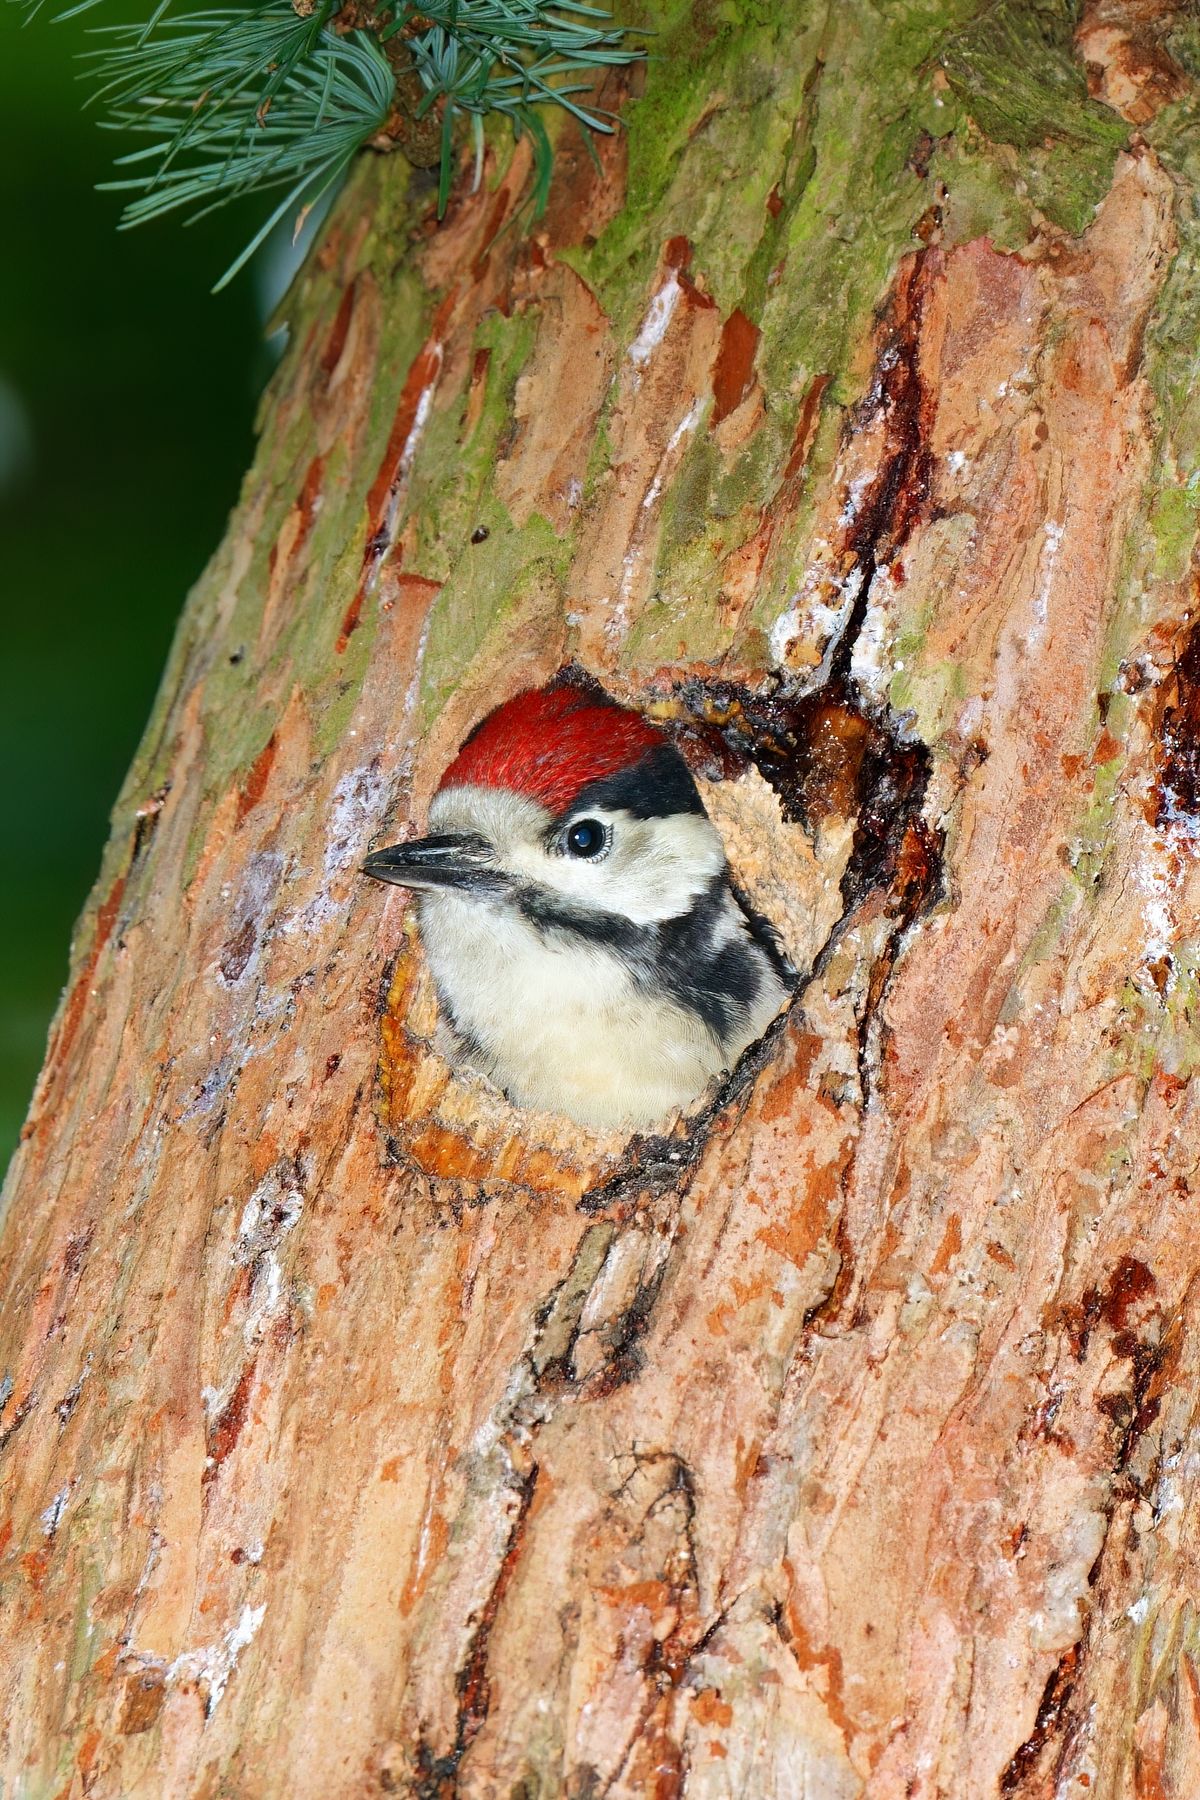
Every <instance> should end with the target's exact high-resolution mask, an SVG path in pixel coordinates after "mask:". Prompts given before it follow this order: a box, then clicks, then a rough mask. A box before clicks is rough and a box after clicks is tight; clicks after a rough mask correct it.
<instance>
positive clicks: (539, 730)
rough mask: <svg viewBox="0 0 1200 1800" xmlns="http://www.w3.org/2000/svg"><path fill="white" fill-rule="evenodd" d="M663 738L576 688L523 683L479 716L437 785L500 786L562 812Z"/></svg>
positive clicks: (632, 716) (612, 705) (635, 715)
mask: <svg viewBox="0 0 1200 1800" xmlns="http://www.w3.org/2000/svg"><path fill="white" fill-rule="evenodd" d="M664 741H665V740H664V738H663V735H662V733H661V732H660V731H657V730H656V729H655V727H654V726H653V725H650V724H648V723H647V721H646V720H645V719H643V718H642V716H641V714H640V713H635V712H630V711H629V709H628V708H627V707H624V706H618V705H617V704H616V703H615V701H611V700H593V699H591V698H590V697H589V696H588V695H587V694H583V693H581V692H580V691H579V689H578V688H572V687H554V688H529V689H527V690H526V692H525V693H523V694H514V696H513V698H512V699H511V700H506V701H505V702H504V704H503V706H498V707H497V708H496V710H495V712H490V713H489V714H488V715H487V717H486V718H485V719H483V720H481V721H480V723H479V724H478V725H477V726H476V727H475V729H474V731H473V732H472V733H471V735H470V737H469V738H468V739H467V740H466V742H465V743H464V744H463V746H462V748H461V750H460V751H459V753H458V755H457V756H456V757H455V758H454V761H453V762H452V763H451V764H450V767H449V768H448V769H447V770H446V773H445V774H444V775H443V776H442V779H441V781H440V782H439V783H438V792H439V793H440V792H441V791H442V789H443V788H448V787H460V786H465V785H466V784H467V783H475V784H477V785H478V786H480V787H494V788H508V789H510V790H511V791H512V792H513V793H516V794H525V795H527V796H528V797H529V798H530V799H531V800H536V801H538V802H539V803H540V804H541V805H542V806H544V807H546V808H547V810H548V811H549V812H552V813H555V814H558V813H561V812H565V811H566V809H567V807H569V806H570V804H571V802H572V801H573V800H574V799H575V797H576V795H577V794H579V793H580V792H581V790H582V789H583V788H585V787H587V786H589V785H590V783H591V782H593V781H603V780H604V779H605V777H607V776H609V775H617V774H619V773H620V771H621V770H622V769H629V768H632V767H633V765H634V764H635V763H638V762H640V761H641V759H642V757H643V756H645V755H646V753H647V751H649V750H653V749H656V748H657V747H658V746H659V745H660V744H662V743H663V742H664Z"/></svg>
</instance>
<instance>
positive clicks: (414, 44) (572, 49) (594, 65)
mask: <svg viewBox="0 0 1200 1800" xmlns="http://www.w3.org/2000/svg"><path fill="white" fill-rule="evenodd" d="M20 3H22V4H25V5H26V6H27V9H28V10H29V12H30V13H31V14H32V13H33V12H35V11H36V10H37V9H38V7H39V6H40V5H41V4H42V0H20ZM97 4H99V0H75V4H73V5H71V6H70V7H69V9H68V10H67V11H66V12H64V13H60V14H58V15H57V16H58V17H59V18H70V17H74V16H75V14H77V13H79V12H82V11H85V10H86V9H87V8H88V7H90V6H94V5H97ZM169 6H170V0H158V3H157V4H156V6H155V9H154V11H153V13H152V14H151V16H150V18H149V19H148V20H146V21H145V22H143V23H139V24H135V25H116V26H108V27H104V28H102V29H101V30H100V31H99V32H98V33H97V36H98V37H100V38H101V39H103V40H105V41H104V42H103V43H102V45H101V47H100V48H99V49H97V50H94V51H92V52H90V53H89V54H88V56H87V57H86V59H85V60H86V62H87V64H88V72H89V74H90V75H91V76H92V78H93V79H94V81H95V89H94V92H93V95H92V102H95V103H97V104H98V105H99V106H100V108H101V109H102V113H103V116H102V118H101V124H102V125H103V126H104V127H105V128H107V129H109V130H116V131H121V132H124V133H126V134H133V135H134V136H135V137H138V138H143V139H145V140H147V141H146V142H145V143H144V144H143V145H142V146H141V147H140V148H137V149H135V150H131V151H129V152H128V153H127V154H125V155H123V156H120V157H118V159H117V165H116V166H117V168H118V169H119V170H120V171H122V173H121V174H120V175H119V176H118V178H117V179H116V180H113V181H108V182H104V183H103V184H102V186H103V187H104V188H106V189H111V190H114V191H116V192H121V193H126V194H129V195H131V196H132V197H131V198H130V199H129V200H128V201H127V203H126V206H125V210H124V212H123V214H122V218H121V225H122V228H126V227H129V226H132V225H140V224H143V223H145V222H146V221H147V220H150V219H156V218H159V217H160V216H161V215H162V214H164V213H168V212H173V211H176V210H179V209H183V210H185V211H186V212H187V213H188V215H189V218H190V219H197V218H202V217H204V216H205V214H206V213H208V212H211V211H212V210H213V208H214V207H217V206H222V205H224V204H226V203H227V202H228V201H230V200H234V199H237V198H239V197H240V196H241V195H244V194H249V193H255V192H259V191H267V190H271V189H278V188H284V189H286V192H285V194H284V197H283V199H282V200H280V202H279V203H278V205H277V206H276V207H275V208H274V210H273V212H272V213H271V216H270V218H269V219H268V220H267V221H266V223H265V224H264V225H263V226H262V227H261V228H260V230H259V231H257V232H256V233H255V235H254V238H253V239H252V241H251V242H250V243H249V244H248V245H247V246H246V248H245V249H244V250H243V251H242V252H241V254H240V255H239V256H238V257H237V258H236V260H235V261H234V263H233V264H232V265H231V267H230V268H229V269H227V270H226V272H225V274H224V275H223V276H222V277H221V279H220V281H219V282H218V283H217V287H218V288H221V287H224V286H225V284H226V283H227V282H228V281H229V280H231V279H232V277H233V276H234V275H235V274H236V273H237V271H238V270H239V269H240V268H242V267H243V266H244V264H245V263H246V261H247V260H248V258H249V257H250V256H251V255H253V253H254V251H255V250H256V249H257V248H258V246H259V244H261V242H262V240H263V239H264V238H265V237H266V236H267V234H268V232H269V231H270V230H271V229H272V227H273V226H274V225H275V224H276V223H277V222H278V221H279V219H281V218H283V217H284V216H285V215H286V214H287V213H288V212H289V211H290V210H292V209H295V210H296V211H298V212H301V213H303V212H304V211H305V210H306V209H307V208H308V207H310V206H312V205H313V203H314V202H315V201H316V200H317V199H319V198H320V196H321V195H322V194H323V193H325V192H326V190H327V189H328V188H329V187H330V186H332V185H333V184H334V183H335V182H337V181H339V180H340V179H341V177H342V175H343V174H344V172H345V170H346V168H347V166H348V165H349V163H350V162H351V160H352V159H353V157H354V156H355V154H356V153H357V152H358V151H359V150H360V149H361V148H362V147H363V146H364V145H365V144H367V143H369V142H370V141H371V140H372V139H374V138H376V137H377V136H378V135H379V134H380V133H382V132H383V131H384V129H385V127H386V126H388V125H389V124H390V123H391V122H392V120H393V117H394V114H393V108H394V106H395V104H396V77H395V73H394V70H393V66H392V63H391V61H390V60H389V56H388V54H386V53H385V51H384V49H383V48H382V46H383V45H386V44H387V42H388V40H389V39H391V38H394V37H396V36H397V35H398V34H400V33H403V34H404V41H405V44H406V47H407V50H408V52H409V55H410V56H411V58H412V66H413V68H414V69H415V71H416V74H417V76H418V79H419V81H420V84H421V87H422V88H423V90H424V93H423V96H422V98H421V100H420V102H419V104H418V106H417V108H416V116H417V117H418V118H420V117H421V116H422V115H425V114H427V113H429V112H430V111H431V110H432V109H433V108H434V107H435V106H440V109H441V133H440V146H441V155H440V164H441V166H440V171H439V182H438V212H439V216H440V214H441V213H442V212H444V211H445V208H446V204H447V201H448V199H449V194H450V185H451V181H452V178H453V173H454V166H455V127H456V124H457V122H458V121H459V119H460V118H461V119H462V121H463V122H464V124H468V125H469V126H470V134H471V136H472V138H473V140H474V148H475V171H476V183H478V178H479V170H480V166H481V155H482V141H483V140H482V129H483V121H484V120H485V119H487V118H488V117H491V116H495V115H499V116H501V117H504V118H507V119H508V120H509V121H510V123H511V125H512V128H513V130H514V132H515V133H516V134H517V135H518V136H520V135H521V134H522V133H525V132H528V134H529V137H530V140H531V143H532V147H533V154H534V165H535V183H534V206H535V210H536V211H537V212H538V213H540V212H541V211H543V210H544V208H545V204H546V199H547V196H548V193H549V188H550V178H551V175H552V172H553V160H554V159H553V149H552V145H551V141H550V136H549V133H548V132H547V130H546V127H545V125H544V123H543V121H542V119H541V117H540V116H539V114H538V112H537V111H536V108H538V107H539V106H541V105H545V104H550V105H554V106H558V107H561V108H563V109H565V110H566V111H567V112H569V113H570V114H571V115H572V116H573V117H574V118H575V119H577V120H578V121H579V123H580V124H581V125H582V126H584V127H585V128H586V129H587V130H589V131H611V130H612V129H613V121H612V118H611V115H609V114H607V113H605V112H603V111H602V110H601V109H600V108H597V107H595V106H590V105H586V104H584V103H583V102H581V101H580V100H579V99H577V98H576V96H577V95H580V94H583V93H586V92H588V91H589V90H591V88H592V86H593V84H594V81H595V78H596V74H597V71H598V70H600V69H603V68H605V67H612V66H617V65H621V64H627V63H630V62H632V61H634V60H635V59H636V58H638V57H640V56H641V55H642V51H641V50H640V49H637V48H635V47H633V46H631V45H630V44H628V43H627V42H626V33H625V31H624V29H623V28H622V27H618V26H614V25H613V23H612V20H611V18H610V16H609V15H608V14H607V13H606V12H603V11H601V10H600V9H599V8H597V7H594V6H588V5H584V4H581V3H580V0H431V3H430V4H426V5H421V6H420V8H419V9H418V7H417V6H416V5H414V4H411V3H409V0H402V3H401V4H398V5H390V6H389V5H384V6H382V7H381V8H380V10H379V11H378V13H377V14H376V15H375V16H374V17H371V16H369V15H368V16H367V17H366V18H365V19H364V17H363V15H362V14H361V12H360V13H359V15H358V23H359V24H360V25H361V26H362V27H363V28H362V29H358V30H354V31H351V32H345V31H344V30H337V29H334V23H335V20H336V18H337V15H338V12H339V10H340V8H341V6H342V0H317V5H316V6H315V8H314V9H313V11H312V13H311V14H310V15H309V16H308V17H303V18H302V17H300V16H298V14H297V12H296V10H295V8H294V7H293V5H292V4H291V0H257V3H254V0H251V3H250V4H243V5H240V6H224V7H214V8H210V9H206V10H198V11H194V12H186V13H181V14H179V15H178V16H174V15H172V14H171V13H170V11H169V10H168V8H169Z"/></svg>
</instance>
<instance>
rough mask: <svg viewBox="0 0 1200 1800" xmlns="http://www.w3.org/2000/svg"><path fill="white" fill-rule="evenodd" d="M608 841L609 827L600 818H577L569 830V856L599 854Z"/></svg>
mask: <svg viewBox="0 0 1200 1800" xmlns="http://www.w3.org/2000/svg"><path fill="white" fill-rule="evenodd" d="M607 843H608V829H607V827H606V826H604V825H602V824H601V823H600V821H599V819H576V821H575V823H574V825H572V826H571V827H570V828H569V830H568V831H567V855H568V856H599V854H600V852H601V851H602V850H603V849H604V847H605V845H606V844H607Z"/></svg>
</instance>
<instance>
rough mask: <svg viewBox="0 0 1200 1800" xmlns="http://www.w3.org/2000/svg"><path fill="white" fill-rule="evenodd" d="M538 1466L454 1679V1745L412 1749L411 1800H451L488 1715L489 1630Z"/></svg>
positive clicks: (518, 1544) (517, 1550)
mask: <svg viewBox="0 0 1200 1800" xmlns="http://www.w3.org/2000/svg"><path fill="white" fill-rule="evenodd" d="M537 1482H538V1465H537V1463H534V1464H533V1465H532V1467H531V1468H530V1470H529V1473H528V1475H526V1476H525V1478H524V1480H523V1481H522V1482H521V1483H520V1485H519V1487H518V1488H517V1490H516V1492H517V1502H518V1503H517V1512H516V1517H515V1518H514V1520H513V1523H512V1529H511V1531H510V1532H509V1535H508V1543H507V1545H506V1546H505V1551H504V1555H503V1557H502V1558H501V1561H500V1566H499V1568H498V1569H497V1571H496V1577H495V1580H494V1581H493V1582H492V1586H491V1590H490V1592H489V1593H488V1596H487V1599H486V1600H485V1601H484V1603H483V1606H482V1607H481V1609H480V1611H479V1614H478V1618H477V1622H476V1625H475V1630H474V1632H473V1634H472V1636H471V1641H470V1643H469V1645H468V1646H467V1654H466V1657H465V1659H464V1661H463V1663H462V1665H461V1667H460V1668H459V1671H458V1673H457V1675H456V1676H455V1678H454V1688H455V1694H456V1697H457V1705H456V1710H455V1724H454V1742H453V1744H452V1745H451V1747H450V1749H449V1750H448V1751H446V1752H445V1753H444V1754H443V1755H441V1756H438V1755H435V1754H434V1752H433V1751H432V1750H431V1749H430V1748H429V1746H428V1745H427V1744H425V1743H424V1742H422V1743H418V1745H417V1747H416V1765H417V1776H418V1779H417V1784H416V1787H415V1789H414V1794H415V1796H416V1800H456V1797H457V1795H458V1784H459V1772H460V1768H461V1764H462V1760H463V1757H464V1756H465V1755H466V1754H467V1751H468V1750H469V1749H470V1747H471V1744H472V1742H473V1741H474V1739H475V1737H476V1736H477V1734H478V1732H479V1729H480V1727H481V1726H482V1725H483V1723H484V1721H485V1720H486V1718H487V1716H488V1708H489V1707H490V1705H491V1698H492V1688H491V1681H490V1679H489V1676H488V1655H489V1650H490V1645H491V1635H492V1629H493V1627H494V1625H495V1623H496V1617H497V1614H498V1613H499V1611H500V1607H501V1604H502V1602H503V1600H504V1595H505V1593H506V1591H507V1589H508V1586H509V1583H510V1582H511V1580H512V1577H513V1571H514V1569H515V1568H516V1565H517V1562H518V1560H519V1558H520V1555H521V1551H522V1548H523V1546H524V1541H525V1527H526V1525H527V1523H528V1521H529V1511H530V1508H531V1506H532V1505H533V1496H534V1493H535V1491H536V1489H537Z"/></svg>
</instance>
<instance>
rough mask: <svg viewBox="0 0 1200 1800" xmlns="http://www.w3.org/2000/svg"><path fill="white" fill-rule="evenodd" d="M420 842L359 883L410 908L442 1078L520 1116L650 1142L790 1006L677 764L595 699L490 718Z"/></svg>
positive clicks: (513, 705) (621, 711)
mask: <svg viewBox="0 0 1200 1800" xmlns="http://www.w3.org/2000/svg"><path fill="white" fill-rule="evenodd" d="M429 828H430V835H429V836H428V837H424V838H418V839H416V840H414V841H411V842H409V843H405V844H396V845H393V846H391V847H390V848H388V849H380V850H375V851H373V852H372V853H371V855H369V856H368V858H367V860H366V862H365V863H364V865H363V869H364V873H365V874H367V875H371V876H374V877H375V878H376V879H377V880H380V881H390V882H396V883H398V884H399V885H400V886H402V887H406V888H412V889H414V890H416V892H417V894H418V897H419V924H420V932H421V940H422V944H423V946H424V949H425V954H426V958H427V960H428V963H429V968H430V971H431V973H432V975H433V980H434V985H435V987H436V989H437V995H438V1000H439V1003H440V1007H441V1011H442V1014H443V1016H444V1019H445V1021H446V1023H447V1024H448V1026H449V1029H450V1033H451V1035H452V1042H453V1050H454V1057H455V1060H456V1061H459V1062H462V1063H466V1064H469V1065H470V1066H472V1067H474V1068H476V1069H480V1070H482V1071H483V1072H484V1073H485V1074H487V1075H488V1076H489V1077H490V1078H491V1080H492V1081H494V1082H495V1083H496V1084H497V1086H499V1087H500V1088H502V1089H503V1091H504V1092H505V1094H506V1095H507V1096H508V1098H509V1099H510V1100H511V1101H513V1102H514V1103H515V1104H517V1105H519V1106H525V1107H536V1108H541V1109H545V1110H547V1111H550V1112H557V1113H561V1114H565V1115H566V1116H567V1117H568V1118H570V1119H573V1120H575V1121H576V1122H577V1123H578V1124H580V1125H584V1126H588V1127H591V1128H593V1129H601V1130H604V1129H610V1128H618V1127H623V1128H626V1129H630V1130H646V1129H648V1128H649V1127H651V1126H653V1125H656V1124H660V1123H663V1122H665V1121H666V1119H667V1118H668V1116H669V1115H671V1114H672V1113H674V1112H675V1111H677V1110H678V1109H681V1108H683V1109H686V1108H687V1107H689V1106H691V1105H692V1104H693V1102H695V1101H696V1100H698V1099H699V1097H700V1095H701V1094H702V1093H703V1092H704V1090H705V1088H706V1087H707V1086H708V1084H709V1082H710V1081H711V1080H712V1078H713V1077H714V1076H715V1075H718V1074H720V1073H721V1072H722V1071H723V1070H728V1069H730V1068H732V1067H733V1064H734V1063H735V1062H736V1061H737V1059H738V1057H739V1056H740V1055H741V1053H742V1051H743V1050H744V1049H745V1048H746V1046H747V1045H748V1044H750V1043H752V1042H753V1040H754V1039H755V1038H757V1037H760V1036H761V1035H762V1033H763V1031H764V1030H765V1029H766V1027H767V1025H768V1024H769V1023H770V1021H771V1019H772V1018H773V1017H774V1016H775V1014H776V1013H777V1012H778V1011H779V1008H780V1006H781V1005H782V1003H783V1001H784V999H785V997H786V995H787V993H788V991H789V987H790V980H789V978H790V976H791V975H792V973H793V971H792V970H791V967H790V964H789V963H788V961H787V959H786V957H785V955H784V953H783V951H782V949H781V946H780V943H779V939H778V937H777V936H776V933H775V931H774V928H773V927H772V926H771V925H770V924H769V923H768V922H767V921H766V920H765V919H764V918H762V917H761V916H760V915H759V914H758V913H756V912H755V911H754V910H753V909H752V908H751V907H750V905H749V904H748V903H747V902H746V900H745V899H744V898H743V897H742V895H741V894H740V893H739V892H738V890H737V889H736V888H735V886H734V884H733V881H732V879H731V877H730V872H729V865H728V863H727V861H726V858H725V850H724V846H723V845H722V842H721V839H720V837H719V835H718V833H717V831H716V828H715V827H714V826H713V824H712V822H711V820H710V819H709V817H708V815H707V813H706V812H705V810H704V803H703V801H702V800H701V798H700V795H699V792H698V791H697V788H696V784H695V782H694V781H693V779H692V776H691V772H690V770H689V769H688V766H687V764H686V763H685V762H684V760H683V757H682V756H681V755H680V754H679V752H678V750H676V749H675V748H674V747H673V746H672V745H671V744H670V743H669V742H668V741H667V739H666V738H665V737H664V736H663V734H662V733H661V732H660V731H659V730H658V729H657V728H656V727H655V726H653V725H651V724H650V723H649V721H648V720H646V719H644V718H643V717H642V716H641V714H640V713H637V712H633V711H631V710H629V709H628V708H626V707H623V706H618V705H617V704H616V703H615V702H613V701H610V700H608V699H607V698H605V697H600V698H596V697H594V696H593V695H592V694H589V693H585V692H583V691H582V690H580V689H579V688H576V687H572V686H569V685H552V686H550V687H547V688H540V689H530V690H528V691H526V692H524V693H520V694H517V695H516V696H515V697H514V698H513V699H511V700H508V701H506V702H505V704H504V705H502V706H500V707H498V708H497V709H496V710H495V711H494V712H492V713H489V714H488V715H487V717H486V718H485V719H483V720H482V721H481V722H480V723H479V724H478V725H477V726H476V727H475V729H474V731H472V732H471V734H470V736H469V737H468V738H467V739H466V741H465V742H464V743H463V745H462V747H461V749H460V750H459V752H458V754H457V756H456V757H455V758H454V760H453V762H451V764H450V766H449V767H448V768H447V770H446V772H445V774H444V775H443V776H442V778H441V782H440V783H439V786H438V789H437V792H436V794H435V795H434V797H433V800H432V802H431V804H430V808H429Z"/></svg>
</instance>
